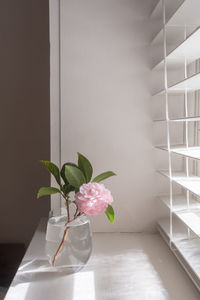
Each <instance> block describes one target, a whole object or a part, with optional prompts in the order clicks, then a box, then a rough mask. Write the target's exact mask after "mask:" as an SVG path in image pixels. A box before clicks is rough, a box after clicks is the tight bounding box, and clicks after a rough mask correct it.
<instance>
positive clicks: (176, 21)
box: [151, 0, 200, 289]
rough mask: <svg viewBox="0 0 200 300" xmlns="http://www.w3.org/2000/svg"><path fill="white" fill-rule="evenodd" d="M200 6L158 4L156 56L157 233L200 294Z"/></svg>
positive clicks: (192, 0) (192, 1)
mask: <svg viewBox="0 0 200 300" xmlns="http://www.w3.org/2000/svg"><path fill="white" fill-rule="evenodd" d="M199 11H200V1H199V0H185V1H175V0H174V1H170V0H168V1H167V0H162V1H159V3H158V4H157V6H156V7H155V9H154V11H153V12H152V16H151V18H152V19H155V18H156V19H159V18H160V19H161V20H162V22H161V24H162V25H161V28H160V30H159V32H158V33H157V34H156V35H155V36H154V38H153V40H152V49H153V53H154V56H155V57H154V66H153V76H154V88H153V100H152V101H153V103H154V107H155V111H154V112H155V114H154V117H155V118H154V121H155V122H154V128H155V132H156V141H155V142H156V149H157V150H156V153H157V158H158V159H157V160H158V166H157V167H158V173H159V174H161V175H164V177H162V178H159V177H158V180H159V182H161V184H160V185H159V186H160V190H159V201H160V203H159V202H158V205H159V207H160V218H159V220H158V229H159V231H160V233H161V235H162V236H163V238H164V239H165V240H166V242H167V243H168V245H169V247H170V248H171V250H172V251H173V253H174V254H175V255H176V257H177V258H178V260H179V261H180V263H181V264H182V265H183V267H184V268H185V270H186V271H187V272H188V274H189V276H190V278H191V279H192V280H193V282H194V283H195V284H196V286H197V287H198V289H200V172H199V171H200V168H199V166H200V139H199V132H200V131H199V130H200V110H199V105H200V102H199V90H200V69H199V59H200V28H199V26H200V15H199Z"/></svg>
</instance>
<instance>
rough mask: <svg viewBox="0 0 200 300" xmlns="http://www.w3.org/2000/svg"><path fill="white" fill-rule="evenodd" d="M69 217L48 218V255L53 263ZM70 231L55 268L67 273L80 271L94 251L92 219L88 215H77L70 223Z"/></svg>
mask: <svg viewBox="0 0 200 300" xmlns="http://www.w3.org/2000/svg"><path fill="white" fill-rule="evenodd" d="M66 223H67V217H66V216H57V217H51V218H49V220H48V224H47V232H46V255H47V257H48V260H49V263H50V264H51V265H53V259H54V256H55V254H56V252H57V250H58V248H59V246H60V244H61V242H62V238H63V234H64V231H65V229H66ZM67 226H68V227H69V231H68V234H67V236H66V240H65V242H64V244H63V248H62V250H61V252H60V253H59V255H58V256H57V258H56V261H55V264H54V266H52V268H53V270H55V271H56V270H59V271H64V272H65V273H67V274H70V273H74V272H78V271H80V270H81V269H82V268H83V267H84V266H85V265H86V263H87V261H88V259H89V258H90V255H91V252H92V235H91V228H90V220H89V218H88V217H87V216H86V215H81V216H79V217H77V218H76V219H75V220H74V221H72V222H70V223H69V224H68V225H67Z"/></svg>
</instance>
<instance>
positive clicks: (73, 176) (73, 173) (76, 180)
mask: <svg viewBox="0 0 200 300" xmlns="http://www.w3.org/2000/svg"><path fill="white" fill-rule="evenodd" d="M65 176H66V178H67V180H68V182H69V184H70V185H72V186H73V187H75V188H79V187H80V186H81V185H82V184H83V183H86V180H85V176H84V174H83V172H82V171H81V170H80V169H79V168H77V167H74V166H69V165H66V166H65Z"/></svg>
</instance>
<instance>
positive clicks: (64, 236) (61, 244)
mask: <svg viewBox="0 0 200 300" xmlns="http://www.w3.org/2000/svg"><path fill="white" fill-rule="evenodd" d="M67 224H68V223H67ZM69 229H70V227H68V226H66V228H65V231H64V234H63V238H62V241H61V243H60V246H59V247H58V250H57V251H56V254H55V255H54V258H53V261H52V264H53V266H55V263H56V259H57V257H58V255H59V253H60V252H61V250H62V248H63V246H64V243H65V241H66V238H67V235H68V232H69Z"/></svg>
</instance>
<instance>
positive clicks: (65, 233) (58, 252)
mask: <svg viewBox="0 0 200 300" xmlns="http://www.w3.org/2000/svg"><path fill="white" fill-rule="evenodd" d="M77 212H78V210H77ZM77 212H76V215H75V216H74V218H73V219H72V220H71V221H67V223H66V228H65V231H64V234H63V238H62V241H61V243H60V245H59V247H58V250H57V251H56V254H55V255H54V258H53V261H52V265H53V266H55V264H56V259H57V257H58V255H59V254H60V252H61V250H62V248H63V246H64V243H65V241H66V238H67V235H68V232H69V230H70V227H68V226H67V225H68V224H69V223H70V222H72V221H74V220H75V219H76V218H78V217H79V216H81V213H78V214H77Z"/></svg>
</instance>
